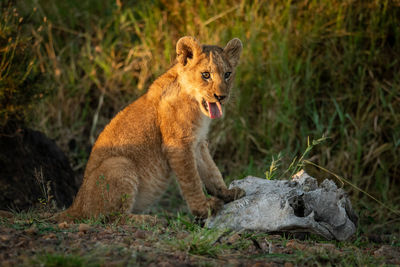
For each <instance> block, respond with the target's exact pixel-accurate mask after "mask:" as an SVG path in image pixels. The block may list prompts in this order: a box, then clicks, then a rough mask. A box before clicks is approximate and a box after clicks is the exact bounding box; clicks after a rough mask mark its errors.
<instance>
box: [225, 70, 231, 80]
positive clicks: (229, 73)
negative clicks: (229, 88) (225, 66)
mask: <svg viewBox="0 0 400 267" xmlns="http://www.w3.org/2000/svg"><path fill="white" fill-rule="evenodd" d="M229 77H231V72H225V75H224V78H225V80H228V79H229Z"/></svg>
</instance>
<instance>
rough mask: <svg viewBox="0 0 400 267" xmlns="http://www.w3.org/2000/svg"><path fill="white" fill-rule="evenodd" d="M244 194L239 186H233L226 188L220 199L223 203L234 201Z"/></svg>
mask: <svg viewBox="0 0 400 267" xmlns="http://www.w3.org/2000/svg"><path fill="white" fill-rule="evenodd" d="M245 195H246V192H245V191H244V190H243V189H241V188H239V187H233V188H232V189H226V190H224V192H223V195H222V196H221V198H222V200H223V201H224V202H225V203H228V202H231V201H234V200H236V199H239V198H242V197H244V196H245Z"/></svg>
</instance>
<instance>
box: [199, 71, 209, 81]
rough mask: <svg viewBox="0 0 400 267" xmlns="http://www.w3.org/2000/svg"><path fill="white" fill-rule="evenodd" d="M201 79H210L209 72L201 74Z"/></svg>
mask: <svg viewBox="0 0 400 267" xmlns="http://www.w3.org/2000/svg"><path fill="white" fill-rule="evenodd" d="M201 77H203V79H204V80H208V79H210V77H211V75H210V73H209V72H207V71H206V72H202V73H201Z"/></svg>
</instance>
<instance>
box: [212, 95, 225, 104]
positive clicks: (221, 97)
mask: <svg viewBox="0 0 400 267" xmlns="http://www.w3.org/2000/svg"><path fill="white" fill-rule="evenodd" d="M214 97H215V98H216V99H217V100H218V102H221V101H222V100H223V99H225V98H226V95H216V94H214Z"/></svg>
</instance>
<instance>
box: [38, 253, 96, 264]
mask: <svg viewBox="0 0 400 267" xmlns="http://www.w3.org/2000/svg"><path fill="white" fill-rule="evenodd" d="M33 263H34V264H39V265H40V266H45V267H79V266H100V264H98V263H93V262H92V261H89V260H88V259H86V258H84V257H81V256H78V255H68V254H67V255H64V254H57V253H54V254H52V253H46V254H44V255H42V256H38V257H37V259H36V260H34V261H33Z"/></svg>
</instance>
